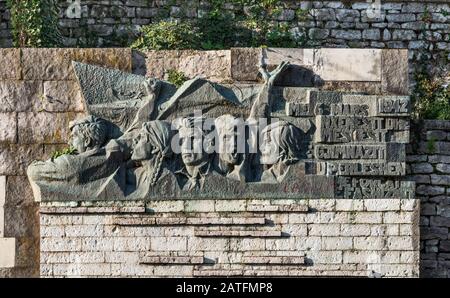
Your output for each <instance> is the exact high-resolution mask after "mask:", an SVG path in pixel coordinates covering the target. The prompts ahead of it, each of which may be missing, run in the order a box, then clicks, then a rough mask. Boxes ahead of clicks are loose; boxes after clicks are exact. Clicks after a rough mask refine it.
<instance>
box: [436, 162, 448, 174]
mask: <svg viewBox="0 0 450 298" xmlns="http://www.w3.org/2000/svg"><path fill="white" fill-rule="evenodd" d="M436 170H438V171H439V172H441V173H445V174H449V173H450V164H445V163H439V164H437V165H436Z"/></svg>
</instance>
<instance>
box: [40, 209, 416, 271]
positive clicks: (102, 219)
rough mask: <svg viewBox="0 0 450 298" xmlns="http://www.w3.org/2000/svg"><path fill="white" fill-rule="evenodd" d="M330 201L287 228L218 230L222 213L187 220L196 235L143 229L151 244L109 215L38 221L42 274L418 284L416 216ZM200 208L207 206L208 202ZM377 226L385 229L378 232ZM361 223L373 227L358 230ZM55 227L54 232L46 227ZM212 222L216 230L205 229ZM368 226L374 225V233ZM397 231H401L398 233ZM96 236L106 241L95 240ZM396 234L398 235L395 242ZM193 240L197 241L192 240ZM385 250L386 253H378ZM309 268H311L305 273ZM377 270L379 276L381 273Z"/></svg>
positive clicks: (273, 224) (275, 224)
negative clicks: (396, 279)
mask: <svg viewBox="0 0 450 298" xmlns="http://www.w3.org/2000/svg"><path fill="white" fill-rule="evenodd" d="M328 201H330V200H308V205H310V206H314V208H316V207H317V209H316V210H317V211H315V212H313V213H298V212H293V213H292V214H290V215H289V221H287V219H288V218H287V217H285V216H284V215H285V214H279V215H278V216H273V215H270V219H271V220H270V221H269V222H267V223H266V225H260V224H258V226H247V227H245V228H243V227H241V226H239V225H235V226H233V227H230V226H228V227H226V226H222V223H221V222H220V221H219V219H222V218H224V217H223V216H222V215H225V213H212V212H210V213H207V215H208V217H205V215H206V214H198V217H193V218H198V220H199V221H198V222H196V226H197V224H198V225H200V226H197V228H191V227H189V226H188V225H180V226H178V227H173V226H159V227H146V229H145V231H147V232H149V233H150V230H152V232H151V233H153V236H150V234H143V233H142V231H144V230H143V229H141V227H136V226H133V225H131V226H121V227H115V226H112V225H111V221H110V217H109V216H108V215H101V216H100V215H93V216H94V217H95V221H94V220H91V219H90V218H89V217H90V216H92V215H86V214H82V215H80V214H42V215H41V216H42V220H41V224H42V225H41V237H42V238H41V274H42V275H43V276H44V275H45V276H57V274H56V273H55V270H54V269H53V270H48V266H51V267H52V268H55V267H56V268H58V269H57V271H58V275H61V276H72V275H80V276H89V275H91V274H93V270H94V269H93V266H97V265H98V264H102V265H103V267H104V265H110V266H111V269H112V268H113V267H114V268H115V269H112V271H113V272H114V273H113V274H114V275H116V276H153V277H156V276H180V274H182V275H185V276H204V275H208V276H227V275H230V274H233V275H237V276H242V275H246V274H250V273H249V272H250V271H251V272H252V274H258V275H261V276H266V275H267V276H273V275H279V274H281V275H283V276H290V275H298V276H308V275H313V276H314V275H315V276H317V275H322V276H329V275H344V276H347V275H348V276H354V275H356V273H357V274H358V275H360V276H367V274H368V273H367V268H368V266H372V265H373V266H375V265H377V266H378V265H382V266H388V265H389V264H395V266H397V267H398V266H400V267H401V268H402V270H410V271H408V272H409V273H407V274H406V273H405V272H404V271H401V270H400V271H398V272H394V271H392V269H389V270H390V271H389V272H390V273H389V274H390V275H392V276H404V275H405V274H406V275H411V276H417V274H418V273H417V268H418V254H417V253H416V252H417V248H418V245H417V244H418V241H417V238H413V237H411V235H413V234H414V230H415V227H417V222H414V221H413V216H411V215H412V213H413V211H412V210H413V209H414V208H413V209H411V211H403V212H398V210H399V208H400V205H399V202H400V200H394V203H391V202H390V200H385V201H383V204H382V206H381V207H380V206H377V204H376V203H377V202H376V201H377V200H372V201H371V202H367V204H366V203H365V201H364V200H360V201H359V202H360V208H359V209H355V208H353V207H351V206H350V209H349V208H347V207H349V206H347V207H346V208H344V209H345V211H344V210H341V211H339V212H336V211H335V209H334V206H335V204H336V203H337V202H335V201H334V200H331V201H333V202H334V203H333V204H331V203H330V202H328ZM342 201H351V200H342ZM408 201H417V200H408ZM188 202H190V201H189V200H186V201H185V203H188ZM203 202H204V203H205V204H206V205H208V202H210V200H206V201H203ZM285 203H288V201H286V202H285ZM297 203H301V204H300V206H302V205H303V202H302V201H292V202H291V204H293V206H294V207H295V206H297ZM251 204H252V205H262V206H272V205H273V204H272V203H270V202H269V201H266V200H262V201H260V200H252V203H251ZM44 205H48V203H44ZM210 205H214V204H213V203H211V204H210ZM412 205H415V206H418V204H414V203H412ZM364 206H368V207H369V206H370V209H371V210H379V211H371V212H367V211H364V209H362V208H363V207H364ZM325 207H326V208H325ZM328 207H330V208H331V209H330V208H328ZM336 207H337V205H336ZM355 207H356V208H358V206H356V205H355ZM294 209H295V208H294ZM227 210H228V209H227ZM381 210H385V211H381ZM387 210H392V211H387ZM394 210H396V211H394ZM241 212H242V211H235V212H232V213H227V216H226V217H225V218H228V217H229V216H230V217H231V218H237V217H238V216H248V215H249V213H248V211H247V212H243V213H241ZM163 213H164V212H163ZM175 214H177V215H178V216H180V212H179V209H174V210H173V211H168V212H166V213H164V214H159V215H157V214H155V215H153V216H155V217H160V218H174V215H175ZM184 214H185V215H183V216H184V217H185V218H186V219H187V218H188V216H190V215H188V214H189V213H184ZM194 214H195V213H191V215H194ZM360 214H361V215H362V214H368V215H364V216H359V215H360ZM213 215H214V216H213ZM355 215H356V217H355ZM150 216H152V215H150ZM215 216H217V217H215ZM144 217H145V218H147V217H149V215H148V214H147V215H142V217H140V218H138V217H136V219H141V220H142V219H144ZM130 218H131V217H130ZM180 218H181V217H180ZM202 218H203V219H210V220H207V221H204V222H203V226H202V225H201V221H200V220H201V219H202ZM383 218H386V221H387V222H388V223H385V224H382V223H381V222H382V220H383ZM290 219H292V222H291V220H290ZM318 219H321V220H322V219H323V220H324V221H323V223H317V220H318ZM214 220H216V221H214ZM355 220H356V222H355ZM362 221H365V222H372V224H364V223H358V222H362ZM55 222H58V225H59V226H54V225H53V226H52V223H55ZM211 222H215V224H213V225H211V224H210V223H211ZM294 222H295V223H294ZM374 222H379V224H380V225H379V226H374V224H373V223H374ZM74 223H76V224H74ZM93 223H95V225H93ZM186 223H188V222H187V221H186ZM398 223H403V224H402V227H401V228H400V227H399V224H398ZM223 224H228V222H223ZM59 227H63V228H64V230H67V231H70V235H71V236H70V237H68V236H67V235H66V236H62V234H61V233H63V230H58V228H59ZM102 228H103V231H107V230H110V231H111V233H109V234H108V236H98V235H101V234H99V231H100V230H102ZM400 231H401V233H402V234H399V233H400ZM280 232H281V233H280ZM194 233H197V234H198V235H201V236H202V237H192V236H193V235H194ZM84 235H89V236H84ZM93 235H94V236H93ZM95 235H97V236H95ZM125 235H126V236H125ZM162 235H164V236H162ZM280 235H281V236H282V237H279V236H280ZM205 236H206V237H205ZM248 236H253V238H250V237H248ZM268 236H269V238H267V239H263V237H268ZM274 236H276V237H274ZM386 249H391V250H392V251H382V253H381V252H380V250H386ZM74 262H75V263H76V264H77V269H76V270H73V268H72V269H70V266H69V265H70V264H71V263H74ZM308 262H314V263H313V265H312V264H310V266H305V265H308V264H309V263H308ZM142 263H146V265H145V266H143V265H142ZM202 264H203V265H202ZM116 266H119V267H117V268H116ZM126 268H127V269H126ZM148 268H154V270H153V269H152V270H148ZM231 268H233V269H231ZM308 268H309V269H308ZM374 268H375V267H374ZM377 268H378V267H377ZM408 268H409V269H408ZM344 269H345V270H348V271H343V270H344ZM308 270H309V271H308ZM311 270H312V271H311ZM376 270H377V272H378V271H379V270H380V269H379V268H378V269H376ZM386 270H387V269H386ZM331 271H333V272H334V273H330V272H331ZM246 272H247V273H246ZM338 272H339V274H338ZM382 272H384V271H382ZM414 272H415V273H414ZM96 274H99V275H101V276H108V275H109V274H111V271H110V270H108V268H107V266H106V268H101V269H98V271H97V272H96ZM386 274H388V273H386Z"/></svg>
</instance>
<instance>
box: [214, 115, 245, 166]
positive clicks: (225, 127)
mask: <svg viewBox="0 0 450 298" xmlns="http://www.w3.org/2000/svg"><path fill="white" fill-rule="evenodd" d="M238 126H239V122H238V119H237V118H236V117H234V116H232V115H228V114H227V115H222V116H220V117H217V118H216V120H215V128H216V132H217V137H218V139H217V142H218V143H217V144H216V145H217V149H218V150H217V152H218V154H219V158H220V160H221V161H222V162H223V163H225V164H229V165H236V164H238V163H239V160H240V156H241V154H239V153H238V133H239V130H238V128H239V127H238Z"/></svg>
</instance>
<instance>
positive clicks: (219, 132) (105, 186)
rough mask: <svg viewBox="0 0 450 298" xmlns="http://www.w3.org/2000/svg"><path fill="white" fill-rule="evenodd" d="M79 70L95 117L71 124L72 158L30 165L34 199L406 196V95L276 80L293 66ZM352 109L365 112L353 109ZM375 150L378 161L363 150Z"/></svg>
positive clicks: (408, 187)
mask: <svg viewBox="0 0 450 298" xmlns="http://www.w3.org/2000/svg"><path fill="white" fill-rule="evenodd" d="M73 67H74V70H75V73H76V75H77V78H78V81H79V84H80V87H81V90H82V93H83V96H84V99H85V102H86V108H87V112H88V114H89V115H88V116H87V117H85V118H83V119H80V120H77V121H75V122H73V123H71V125H70V130H71V140H70V142H69V144H70V146H72V147H73V148H74V149H75V150H76V154H74V155H63V156H61V157H58V158H56V159H50V160H47V161H36V162H33V163H32V164H31V165H30V166H29V168H28V177H29V180H30V181H31V184H32V186H33V190H34V192H35V196H36V197H38V198H39V197H40V198H44V199H46V200H69V199H71V200H108V199H109V200H111V199H114V200H152V199H165V198H190V197H195V198H220V199H233V198H261V197H269V198H302V197H305V198H306V197H308V198H315V197H317V198H324V197H339V196H340V197H343V198H346V197H354V196H355V195H356V194H361V193H363V194H365V196H366V197H367V196H369V197H370V196H378V195H380V192H382V193H383V197H386V195H387V194H388V193H392V194H393V195H395V196H396V197H399V196H400V197H401V196H409V195H410V190H411V189H412V188H411V185H410V184H409V182H407V181H401V179H400V176H402V175H404V162H405V160H404V155H402V154H401V153H400V154H399V152H402V150H403V151H404V146H405V143H407V142H408V137H409V136H408V135H407V133H408V131H409V130H408V127H409V122H408V120H407V116H408V115H409V108H406V109H405V107H407V106H409V98H405V97H392V96H391V97H384V96H379V97H376V98H375V99H374V97H370V96H365V95H361V94H343V93H339V92H329V91H320V90H318V89H317V88H315V87H314V86H312V87H311V88H309V87H301V88H298V87H279V86H276V85H275V84H276V82H277V80H279V79H280V78H281V77H282V76H281V75H282V74H283V72H284V71H285V70H286V69H288V68H289V67H290V64H289V63H288V62H282V63H281V64H280V65H278V66H275V67H274V69H273V70H272V71H269V70H268V69H269V66H267V65H264V64H263V62H262V61H261V63H260V65H259V72H260V74H261V76H262V79H263V84H261V85H251V86H249V85H239V84H232V85H219V84H215V83H211V82H208V81H205V80H203V79H200V78H194V79H192V80H189V81H187V82H185V83H184V84H183V85H182V86H181V87H180V88H178V89H177V88H175V87H174V86H173V85H171V84H170V83H168V82H165V81H161V80H156V79H149V78H145V77H142V76H138V75H133V74H126V73H123V72H120V71H117V70H110V69H105V68H101V67H96V66H92V65H86V64H82V63H77V62H74V63H73ZM405 102H406V103H408V105H405ZM386 107H392V109H388V108H386ZM355 110H364V111H367V113H365V114H364V116H361V115H359V114H349V113H348V112H349V111H355ZM330 111H331V112H330ZM359 123H364V125H360V124H359ZM390 148H391V149H390ZM392 148H395V150H392ZM373 150H377V151H376V152H379V154H378V155H377V159H375V160H373V159H370V158H369V157H367V158H366V156H370V154H369V153H370V152H374V151H373ZM366 151H367V152H369V151H370V152H369V153H368V154H366V155H365V154H363V153H360V152H366ZM361 156H363V157H364V158H361ZM364 179H366V180H369V181H371V183H365V182H364V181H366V180H364ZM367 185H370V186H367ZM411 193H412V191H411Z"/></svg>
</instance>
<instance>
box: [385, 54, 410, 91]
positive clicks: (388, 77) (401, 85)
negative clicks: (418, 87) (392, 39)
mask: <svg viewBox="0 0 450 298" xmlns="http://www.w3.org/2000/svg"><path fill="white" fill-rule="evenodd" d="M381 85H382V91H383V93H387V94H397V95H408V93H409V78H408V50H405V49H398V50H397V49H389V50H382V54H381Z"/></svg>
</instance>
